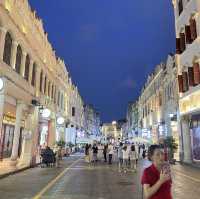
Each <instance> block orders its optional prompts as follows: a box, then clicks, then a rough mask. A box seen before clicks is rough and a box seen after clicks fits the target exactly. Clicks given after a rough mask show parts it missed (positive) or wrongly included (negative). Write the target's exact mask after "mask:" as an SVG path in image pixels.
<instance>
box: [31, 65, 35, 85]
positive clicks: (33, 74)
mask: <svg viewBox="0 0 200 199" xmlns="http://www.w3.org/2000/svg"><path fill="white" fill-rule="evenodd" d="M35 76H36V63H34V64H33V71H32V80H31V85H32V86H35Z"/></svg>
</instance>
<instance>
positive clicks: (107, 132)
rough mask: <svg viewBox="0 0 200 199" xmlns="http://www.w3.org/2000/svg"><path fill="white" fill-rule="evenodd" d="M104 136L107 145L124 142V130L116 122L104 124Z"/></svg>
mask: <svg viewBox="0 0 200 199" xmlns="http://www.w3.org/2000/svg"><path fill="white" fill-rule="evenodd" d="M102 134H103V137H104V141H105V142H106V143H115V142H118V140H122V137H123V135H122V129H121V127H120V126H119V125H118V123H117V122H116V121H113V122H112V123H104V124H103V126H102Z"/></svg>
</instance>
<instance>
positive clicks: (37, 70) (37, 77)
mask: <svg viewBox="0 0 200 199" xmlns="http://www.w3.org/2000/svg"><path fill="white" fill-rule="evenodd" d="M40 73H41V68H40V67H39V66H38V65H37V67H36V77H35V79H36V86H35V87H36V96H37V97H39V95H40Z"/></svg>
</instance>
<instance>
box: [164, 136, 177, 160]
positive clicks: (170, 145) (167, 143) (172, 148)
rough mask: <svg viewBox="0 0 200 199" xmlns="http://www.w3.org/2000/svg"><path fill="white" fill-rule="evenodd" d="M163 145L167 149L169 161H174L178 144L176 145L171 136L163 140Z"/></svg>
mask: <svg viewBox="0 0 200 199" xmlns="http://www.w3.org/2000/svg"><path fill="white" fill-rule="evenodd" d="M164 145H165V146H166V147H167V148H168V150H169V153H168V155H169V161H173V160H174V153H175V152H176V151H177V149H178V144H177V143H176V140H175V139H174V138H173V137H172V136H168V137H166V138H165V139H164Z"/></svg>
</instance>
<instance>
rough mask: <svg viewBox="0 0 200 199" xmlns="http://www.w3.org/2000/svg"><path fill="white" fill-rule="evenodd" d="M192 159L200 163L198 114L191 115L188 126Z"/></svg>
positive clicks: (199, 121) (199, 122)
mask: <svg viewBox="0 0 200 199" xmlns="http://www.w3.org/2000/svg"><path fill="white" fill-rule="evenodd" d="M190 133H191V146H192V159H193V161H194V162H199V163H200V114H197V115H193V116H192V118H191V125H190Z"/></svg>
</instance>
